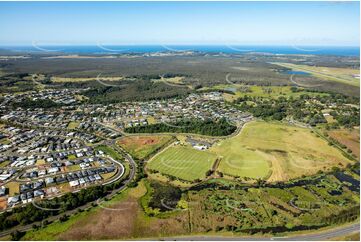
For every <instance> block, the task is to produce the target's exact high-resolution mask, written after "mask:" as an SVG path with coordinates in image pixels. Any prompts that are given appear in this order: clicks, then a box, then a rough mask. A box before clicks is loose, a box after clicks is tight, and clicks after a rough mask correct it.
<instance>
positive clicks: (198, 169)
mask: <svg viewBox="0 0 361 242" xmlns="http://www.w3.org/2000/svg"><path fill="white" fill-rule="evenodd" d="M216 158H217V155H216V154H212V153H210V152H208V151H200V150H196V149H193V148H192V147H183V146H176V147H169V148H168V149H166V150H164V151H163V152H162V153H160V154H159V155H157V156H156V157H154V159H152V160H151V161H149V163H148V165H147V168H149V169H152V170H157V171H159V172H160V173H162V174H166V175H171V176H175V177H179V178H181V179H183V180H186V181H194V180H196V179H202V178H204V177H205V176H206V172H207V171H208V170H210V169H211V168H212V165H213V163H214V162H215V160H216Z"/></svg>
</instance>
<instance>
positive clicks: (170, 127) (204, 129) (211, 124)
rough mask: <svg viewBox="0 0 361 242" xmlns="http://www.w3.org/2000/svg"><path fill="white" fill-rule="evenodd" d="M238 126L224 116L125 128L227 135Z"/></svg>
mask: <svg viewBox="0 0 361 242" xmlns="http://www.w3.org/2000/svg"><path fill="white" fill-rule="evenodd" d="M236 129H237V127H236V126H234V125H232V124H230V123H228V122H227V120H226V119H224V118H222V119H220V120H217V121H213V120H210V119H209V120H204V121H203V120H197V119H192V120H181V121H178V122H175V123H171V124H168V123H157V124H151V125H146V126H137V127H128V128H125V130H124V131H125V132H127V133H194V134H202V135H209V136H225V135H230V134H232V133H233V132H234V131H235V130H236Z"/></svg>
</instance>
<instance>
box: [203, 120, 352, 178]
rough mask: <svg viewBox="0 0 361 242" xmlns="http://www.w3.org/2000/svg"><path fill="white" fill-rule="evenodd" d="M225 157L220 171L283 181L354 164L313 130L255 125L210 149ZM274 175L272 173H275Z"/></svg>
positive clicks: (247, 125) (251, 124)
mask: <svg viewBox="0 0 361 242" xmlns="http://www.w3.org/2000/svg"><path fill="white" fill-rule="evenodd" d="M210 151H211V152H213V153H215V154H217V155H219V156H222V157H223V158H222V160H221V162H220V164H219V167H218V169H219V171H221V172H223V173H225V174H230V175H233V176H240V177H251V178H260V177H267V175H268V174H270V175H271V176H270V177H269V178H268V177H267V178H268V180H269V181H282V180H288V179H291V178H295V177H299V176H301V175H307V174H314V173H316V172H317V171H318V170H323V171H324V170H325V169H327V168H331V167H332V166H337V165H339V164H342V165H346V164H347V163H349V162H351V161H349V160H348V159H347V158H345V157H344V156H343V155H342V154H341V153H340V152H339V151H338V150H337V149H335V148H333V147H331V146H329V145H328V144H327V142H326V141H325V140H323V139H321V138H319V137H316V134H314V133H311V131H310V130H309V129H305V128H299V127H294V126H289V125H286V124H281V123H268V122H261V121H257V122H251V123H248V124H246V125H245V127H243V129H242V131H241V133H240V134H239V135H237V136H235V137H232V138H230V139H227V140H224V141H222V142H220V143H219V144H218V145H216V146H214V147H212V148H211V149H210ZM270 171H271V172H272V173H271V172H270Z"/></svg>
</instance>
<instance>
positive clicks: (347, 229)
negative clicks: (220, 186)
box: [150, 223, 360, 241]
mask: <svg viewBox="0 0 361 242" xmlns="http://www.w3.org/2000/svg"><path fill="white" fill-rule="evenodd" d="M359 231H360V223H356V224H351V225H347V226H342V227H338V228H334V229H329V230H324V231H321V232H310V233H309V234H302V235H293V236H285V237H258V236H242V237H238V236H235V237H226V236H184V237H165V238H158V239H150V240H168V241H172V240H173V241H175V240H176V241H177V240H180V241H182V240H183V241H184V240H194V241H222V240H226V241H271V240H272V241H273V240H276V241H278V240H279V241H323V240H329V239H331V238H335V237H340V236H344V235H348V234H351V233H354V232H359Z"/></svg>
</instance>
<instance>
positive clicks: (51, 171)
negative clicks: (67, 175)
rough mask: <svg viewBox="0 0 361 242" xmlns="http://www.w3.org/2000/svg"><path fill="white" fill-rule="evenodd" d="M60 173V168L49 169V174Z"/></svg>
mask: <svg viewBox="0 0 361 242" xmlns="http://www.w3.org/2000/svg"><path fill="white" fill-rule="evenodd" d="M58 171H59V167H51V168H49V169H48V173H49V174H55V173H57V172H58Z"/></svg>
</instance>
